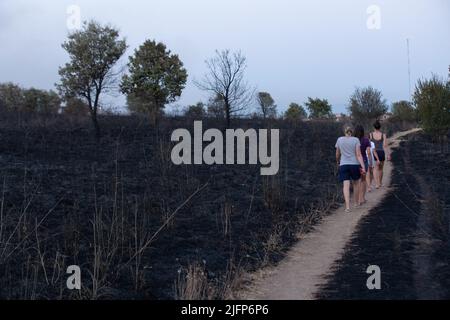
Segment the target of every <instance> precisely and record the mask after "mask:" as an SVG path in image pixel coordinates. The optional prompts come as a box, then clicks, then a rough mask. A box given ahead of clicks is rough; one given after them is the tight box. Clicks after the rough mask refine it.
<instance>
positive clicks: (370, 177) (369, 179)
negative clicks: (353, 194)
mask: <svg viewBox="0 0 450 320" xmlns="http://www.w3.org/2000/svg"><path fill="white" fill-rule="evenodd" d="M374 152H375V144H374V143H373V142H372V141H370V150H368V151H367V158H368V159H369V170H368V171H367V173H366V183H367V192H372V182H373V180H374V176H373V172H374V168H375V156H374Z"/></svg>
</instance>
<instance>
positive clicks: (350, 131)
mask: <svg viewBox="0 0 450 320" xmlns="http://www.w3.org/2000/svg"><path fill="white" fill-rule="evenodd" d="M344 133H345V134H353V128H352V127H345V130H344Z"/></svg>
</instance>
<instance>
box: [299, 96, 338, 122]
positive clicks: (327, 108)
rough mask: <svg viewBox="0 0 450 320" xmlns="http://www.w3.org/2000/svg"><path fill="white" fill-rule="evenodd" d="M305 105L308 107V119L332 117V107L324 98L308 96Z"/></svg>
mask: <svg viewBox="0 0 450 320" xmlns="http://www.w3.org/2000/svg"><path fill="white" fill-rule="evenodd" d="M305 105H306V107H307V108H308V111H309V118H310V119H332V118H333V117H334V114H333V112H332V107H331V105H330V104H329V103H328V100H326V99H319V98H316V99H312V98H308V102H306V103H305Z"/></svg>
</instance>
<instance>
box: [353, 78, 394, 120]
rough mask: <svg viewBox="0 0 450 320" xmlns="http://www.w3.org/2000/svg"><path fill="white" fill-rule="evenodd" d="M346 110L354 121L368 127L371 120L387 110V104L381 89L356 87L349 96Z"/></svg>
mask: <svg viewBox="0 0 450 320" xmlns="http://www.w3.org/2000/svg"><path fill="white" fill-rule="evenodd" d="M348 111H349V112H350V115H351V116H352V118H353V120H354V121H355V122H357V123H360V124H362V125H364V126H365V127H366V128H369V127H371V124H372V123H373V121H375V120H377V119H379V118H380V117H381V116H382V115H384V114H385V113H386V112H387V111H388V106H387V103H386V100H385V99H384V98H383V95H382V93H381V91H379V90H377V89H374V88H372V87H370V86H369V87H367V88H356V90H355V92H354V93H353V94H352V96H351V97H350V104H349V108H348Z"/></svg>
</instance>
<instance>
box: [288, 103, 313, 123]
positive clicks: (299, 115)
mask: <svg viewBox="0 0 450 320" xmlns="http://www.w3.org/2000/svg"><path fill="white" fill-rule="evenodd" d="M284 117H285V118H286V119H290V120H302V119H306V118H307V117H308V114H307V113H306V111H305V109H304V108H303V107H302V106H301V105H299V104H298V103H295V102H293V103H291V104H290V105H289V108H288V109H287V111H286V112H285V114H284Z"/></svg>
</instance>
